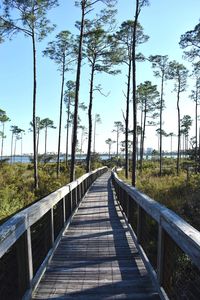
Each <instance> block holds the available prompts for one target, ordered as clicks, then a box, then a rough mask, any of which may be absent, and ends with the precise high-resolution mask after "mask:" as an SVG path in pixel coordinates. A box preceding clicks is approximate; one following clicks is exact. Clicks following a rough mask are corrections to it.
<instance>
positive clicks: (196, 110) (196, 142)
mask: <svg viewBox="0 0 200 300" xmlns="http://www.w3.org/2000/svg"><path fill="white" fill-rule="evenodd" d="M197 122H198V87H197V82H196V95H195V172H196V173H197V157H198V155H197V149H198V140H197V134H198V133H197V130H198V129H197Z"/></svg>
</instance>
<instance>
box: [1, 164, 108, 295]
mask: <svg viewBox="0 0 200 300" xmlns="http://www.w3.org/2000/svg"><path fill="white" fill-rule="evenodd" d="M106 171H107V167H103V168H100V169H97V170H95V171H93V172H90V173H87V174H85V175H83V176H82V177H80V178H79V179H77V180H75V181H73V182H71V183H69V184H67V185H66V186H64V187H62V188H60V189H59V190H57V191H55V192H54V193H52V194H50V195H49V196H47V197H45V198H43V199H42V200H40V201H38V202H37V203H35V204H33V205H31V206H30V207H28V208H27V209H24V210H23V211H21V212H19V213H17V214H16V215H14V216H13V217H12V218H10V219H9V220H8V221H7V222H6V223H4V224H3V225H1V226H0V299H1V300H9V299H12V300H19V299H29V298H30V296H31V293H32V289H33V288H34V286H35V285H36V284H37V282H38V280H39V278H40V277H41V275H42V273H43V272H44V270H45V266H46V264H47V262H48V260H49V258H50V257H51V255H52V254H53V252H54V249H55V248H56V246H57V244H58V242H59V239H60V236H61V235H62V232H63V230H64V229H65V228H66V226H67V225H68V224H69V222H70V219H71V216H72V215H73V213H74V211H75V210H76V208H77V207H78V205H79V203H80V201H81V199H82V198H83V196H84V195H85V193H86V192H87V190H88V188H89V187H90V186H91V184H92V183H93V182H94V181H95V180H96V178H97V177H99V176H100V175H101V174H103V173H104V172H106Z"/></svg>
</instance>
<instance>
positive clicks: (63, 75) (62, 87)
mask: <svg viewBox="0 0 200 300" xmlns="http://www.w3.org/2000/svg"><path fill="white" fill-rule="evenodd" d="M64 83H65V53H63V65H62V81H61V93H60V119H59V132H58V154H57V168H56V173H57V178H58V177H59V174H60V142H61V129H62V105H63V92H64Z"/></svg>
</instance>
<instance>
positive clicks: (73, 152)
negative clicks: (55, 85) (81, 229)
mask: <svg viewBox="0 0 200 300" xmlns="http://www.w3.org/2000/svg"><path fill="white" fill-rule="evenodd" d="M85 4H86V3H85V0H83V1H82V17H81V29H80V38H79V48H78V62H77V72H76V90H75V103H74V105H75V106H74V122H73V129H72V150H71V170H70V181H73V180H75V156H76V144H77V127H78V103H79V89H80V78H81V62H82V44H83V31H84V23H85Z"/></svg>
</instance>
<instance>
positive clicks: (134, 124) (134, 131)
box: [132, 0, 140, 186]
mask: <svg viewBox="0 0 200 300" xmlns="http://www.w3.org/2000/svg"><path fill="white" fill-rule="evenodd" d="M139 12H140V11H139V0H136V7H135V20H134V26H133V47H132V69H133V74H132V76H133V78H132V83H133V152H132V185H133V186H135V185H136V167H137V165H136V157H137V99H136V31H137V23H138V17H139Z"/></svg>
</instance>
